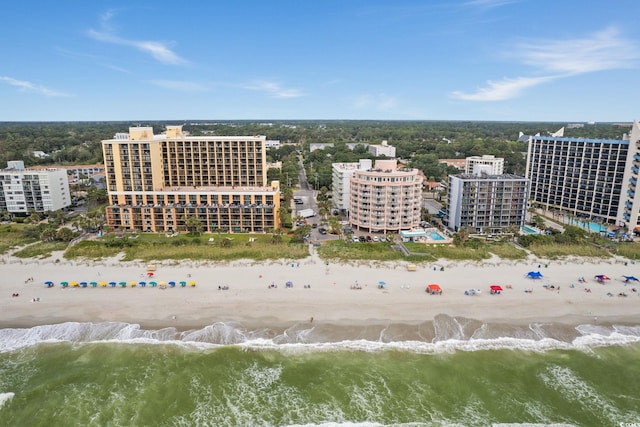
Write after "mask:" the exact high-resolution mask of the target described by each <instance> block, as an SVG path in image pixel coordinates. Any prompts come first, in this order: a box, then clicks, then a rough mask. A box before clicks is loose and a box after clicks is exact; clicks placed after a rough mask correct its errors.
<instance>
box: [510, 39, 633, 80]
mask: <svg viewBox="0 0 640 427" xmlns="http://www.w3.org/2000/svg"><path fill="white" fill-rule="evenodd" d="M516 52H517V53H516V54H515V56H516V57H517V58H520V59H521V60H522V62H523V63H524V64H527V65H531V66H534V67H538V68H541V69H543V70H548V71H552V72H559V73H568V74H582V73H590V72H594V71H602V70H611V69H618V68H627V67H629V66H630V65H631V64H630V61H632V60H634V59H637V58H638V50H637V46H635V44H634V43H633V42H632V41H629V40H625V39H623V38H621V37H620V34H619V31H618V30H617V29H615V28H608V29H606V30H603V31H599V32H597V33H595V34H593V35H592V36H591V37H587V38H584V39H572V40H538V41H533V42H526V43H521V44H520V45H519V46H517V49H516Z"/></svg>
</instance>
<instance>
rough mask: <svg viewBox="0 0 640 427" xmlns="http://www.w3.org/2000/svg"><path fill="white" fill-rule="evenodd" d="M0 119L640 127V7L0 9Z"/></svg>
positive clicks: (556, 2) (62, 4)
mask: <svg viewBox="0 0 640 427" xmlns="http://www.w3.org/2000/svg"><path fill="white" fill-rule="evenodd" d="M2 15H3V20H2V24H1V25H0V58H2V60H0V121H112V120H116V121H120V120H123V121H131V120H188V119H191V120H216V119H217V120H269V119H271V120H334V119H335V120H488V121H569V122H584V121H597V122H617V121H623V122H629V121H632V120H635V119H640V103H639V102H638V100H640V72H639V71H640V70H639V68H640V25H638V16H640V1H637V0H590V1H584V0H579V1H578V0H460V1H458V0H450V1H445V0H385V1H381V0H269V1H265V0H259V1H252V0H234V1H223V0H220V1H205V0H201V1H195V0H182V1H179V2H178V1H164V0H154V1H137V0H127V1H103V0H95V1H80V0H78V1H75V0H58V1H50V0H19V1H18V0H7V1H5V2H3V5H2Z"/></svg>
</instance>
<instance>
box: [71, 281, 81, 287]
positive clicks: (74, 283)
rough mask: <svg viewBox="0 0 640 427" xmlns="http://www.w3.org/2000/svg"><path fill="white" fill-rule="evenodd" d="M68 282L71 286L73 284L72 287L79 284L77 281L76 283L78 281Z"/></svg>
mask: <svg viewBox="0 0 640 427" xmlns="http://www.w3.org/2000/svg"><path fill="white" fill-rule="evenodd" d="M69 284H70V285H71V286H73V287H74V288H75V287H77V286H78V285H79V283H78V282H71V283H69Z"/></svg>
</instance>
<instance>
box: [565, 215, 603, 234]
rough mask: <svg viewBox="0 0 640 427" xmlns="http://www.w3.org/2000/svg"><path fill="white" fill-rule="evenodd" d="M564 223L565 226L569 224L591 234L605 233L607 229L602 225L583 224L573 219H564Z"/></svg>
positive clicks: (593, 223)
mask: <svg viewBox="0 0 640 427" xmlns="http://www.w3.org/2000/svg"><path fill="white" fill-rule="evenodd" d="M564 222H565V223H567V224H571V225H575V226H577V227H582V228H584V229H585V230H589V231H591V232H592V233H604V232H605V231H607V227H605V226H604V225H602V224H600V223H597V222H593V221H592V222H583V221H578V220H575V219H571V218H565V219H564Z"/></svg>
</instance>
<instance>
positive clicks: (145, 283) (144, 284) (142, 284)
mask: <svg viewBox="0 0 640 427" xmlns="http://www.w3.org/2000/svg"><path fill="white" fill-rule="evenodd" d="M138 285H140V286H142V287H143V288H144V287H145V286H147V282H138Z"/></svg>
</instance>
